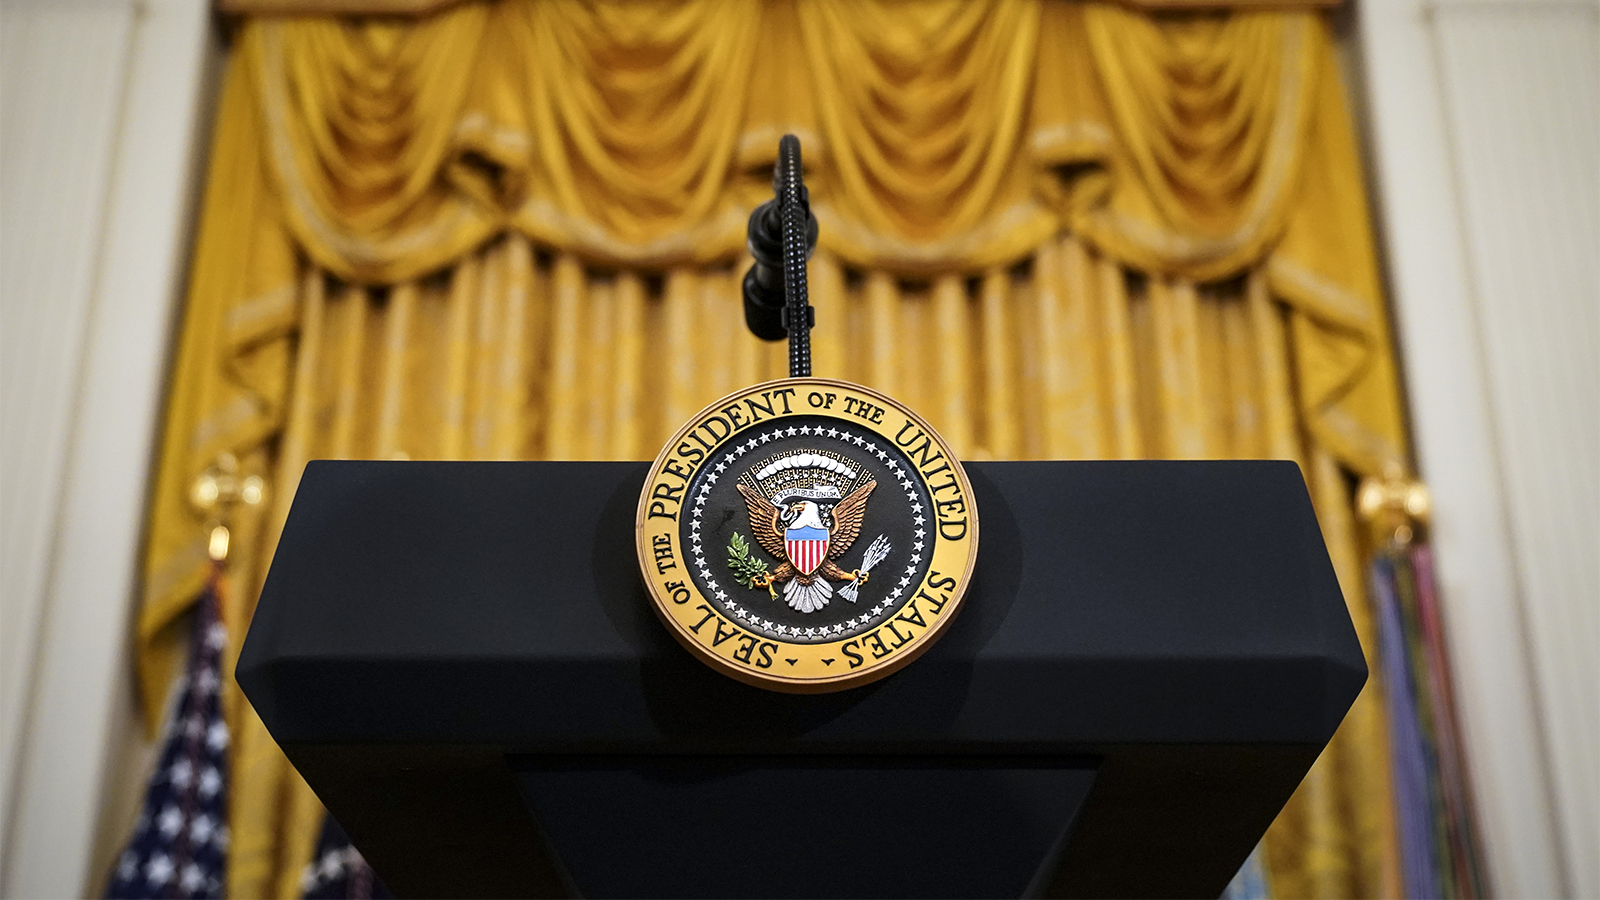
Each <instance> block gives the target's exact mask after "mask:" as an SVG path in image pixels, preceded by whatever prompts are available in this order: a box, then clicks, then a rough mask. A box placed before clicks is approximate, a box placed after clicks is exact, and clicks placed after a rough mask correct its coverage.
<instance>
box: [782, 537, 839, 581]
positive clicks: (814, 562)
mask: <svg viewBox="0 0 1600 900" xmlns="http://www.w3.org/2000/svg"><path fill="white" fill-rule="evenodd" d="M783 549H784V551H785V552H787V553H788V554H789V562H790V563H792V564H794V567H795V570H796V571H798V572H799V573H800V574H801V575H810V574H811V573H812V572H815V571H816V570H817V567H818V566H820V565H822V561H823V560H825V559H827V558H828V532H827V530H826V529H823V528H815V527H812V526H810V525H806V526H802V527H800V528H790V529H789V530H787V531H785V532H784V533H783Z"/></svg>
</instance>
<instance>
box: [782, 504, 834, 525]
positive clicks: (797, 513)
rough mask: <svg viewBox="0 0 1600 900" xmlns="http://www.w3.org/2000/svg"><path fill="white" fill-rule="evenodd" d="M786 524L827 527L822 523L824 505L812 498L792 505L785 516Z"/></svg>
mask: <svg viewBox="0 0 1600 900" xmlns="http://www.w3.org/2000/svg"><path fill="white" fill-rule="evenodd" d="M784 525H785V527H788V528H804V527H806V526H808V525H809V526H811V527H812V528H822V529H826V528H827V526H826V525H824V524H823V523H822V507H820V506H818V505H817V504H815V503H813V502H811V501H810V500H801V501H798V502H796V503H795V504H793V505H792V506H790V507H789V511H788V513H787V515H785V516H784Z"/></svg>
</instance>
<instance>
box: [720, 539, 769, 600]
mask: <svg viewBox="0 0 1600 900" xmlns="http://www.w3.org/2000/svg"><path fill="white" fill-rule="evenodd" d="M728 568H730V569H732V570H733V578H734V580H735V581H737V582H739V583H740V584H742V585H744V586H745V587H747V588H754V587H756V583H755V579H756V576H757V575H765V574H767V564H766V563H765V562H763V561H762V560H760V559H757V558H756V557H754V556H751V555H750V542H749V541H747V540H745V539H744V535H742V534H740V533H739V532H737V531H735V532H734V533H733V537H732V538H730V539H729V540H728Z"/></svg>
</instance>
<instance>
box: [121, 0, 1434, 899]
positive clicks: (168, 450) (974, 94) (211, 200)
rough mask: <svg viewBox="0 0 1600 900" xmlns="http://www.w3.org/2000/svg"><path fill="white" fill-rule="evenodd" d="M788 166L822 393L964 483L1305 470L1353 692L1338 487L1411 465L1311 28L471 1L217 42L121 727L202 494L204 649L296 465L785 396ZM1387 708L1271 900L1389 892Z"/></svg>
mask: <svg viewBox="0 0 1600 900" xmlns="http://www.w3.org/2000/svg"><path fill="white" fill-rule="evenodd" d="M784 131H794V132H796V133H798V134H800V135H801V137H802V139H803V140H804V141H805V142H806V143H805V149H806V158H807V163H808V168H809V169H810V171H809V173H808V176H807V177H808V183H809V184H810V185H811V191H812V197H813V202H814V207H815V209H816V211H817V215H818V218H819V220H820V222H821V230H822V245H821V248H820V249H819V251H818V253H817V255H816V256H815V257H814V258H813V260H812V264H811V289H812V302H813V304H814V305H815V306H816V308H817V328H816V330H815V332H814V334H813V342H814V357H815V370H816V372H817V373H818V374H821V375H826V376H831V377H838V378H845V379H850V380H854V381H859V382H861V383H864V384H867V385H869V386H872V387H875V388H878V389H880V390H883V391H885V392H887V393H889V394H891V395H893V396H895V397H897V398H898V399H900V400H902V401H903V402H905V403H907V404H909V405H911V406H912V407H913V408H916V409H918V410H920V411H921V412H922V413H923V414H924V415H926V416H927V417H928V418H929V420H930V421H931V422H932V423H933V424H934V425H935V426H936V427H938V428H939V429H940V430H941V432H943V434H944V435H945V437H946V438H948V439H949V440H950V442H951V443H952V445H953V446H954V448H955V449H956V451H957V452H958V453H960V454H961V455H962V456H963V457H964V458H967V459H975V460H978V459H1013V458H1017V459H1064V458H1125V459H1138V458H1218V459H1220V458H1263V457H1270V458H1282V459H1292V460H1295V461H1297V462H1298V463H1299V464H1300V466H1301V469H1302V471H1303V472H1304V473H1305V475H1306V478H1307V482H1308V485H1309V487H1310V489H1311V494H1312V498H1313V501H1314V503H1315V506H1316V509H1317V512H1318V515H1319V517H1320V519H1321V522H1322V525H1323V529H1324V535H1325V537H1326V538H1327V541H1328V545H1329V549H1330V552H1331V554H1332V556H1333V560H1334V565H1335V569H1336V570H1337V572H1338V575H1339V578H1340V582H1341V584H1342V585H1343V587H1344V589H1345V594H1346V598H1347V600H1348V602H1349V605H1350V609H1351V613H1352V616H1353V618H1354V619H1355V622H1356V627H1357V631H1358V634H1360V636H1361V638H1362V640H1363V645H1364V646H1366V647H1367V648H1368V650H1369V655H1370V654H1371V652H1372V651H1373V650H1374V644H1373V640H1372V633H1373V632H1372V630H1373V621H1372V613H1371V610H1370V606H1369V604H1368V600H1367V597H1366V594H1365V589H1364V586H1363V579H1362V574H1361V564H1362V558H1363V553H1364V548H1363V546H1362V544H1361V540H1362V538H1361V536H1360V534H1359V532H1358V529H1357V528H1356V526H1355V522H1354V517H1353V513H1352V505H1351V480H1350V479H1351V478H1352V477H1353V476H1354V475H1359V474H1366V473H1369V472H1373V471H1376V470H1377V469H1378V468H1379V467H1381V466H1382V464H1383V463H1384V462H1386V461H1390V460H1394V459H1398V458H1401V455H1402V454H1403V438H1402V430H1401V425H1400V417H1399V415H1398V411H1397V410H1398V396H1397V391H1396V387H1395V384H1394V375H1393V372H1394V368H1393V358H1392V351H1391V349H1390V345H1389V341H1388V335H1387V331H1386V326H1385V311H1384V307H1383V302H1382V297H1381V294H1380V293H1379V289H1378V283H1377V275H1376V272H1377V269H1376V264H1375V262H1374V258H1373V250H1372V239H1371V228H1370V224H1369V222H1368V218H1367V210H1366V206H1365V195H1364V193H1363V190H1362V181H1361V173H1360V167H1359V160H1358V157H1357V155H1356V152H1355V145H1354V138H1353V135H1352V133H1351V126H1350V122H1349V119H1348V113H1347V108H1346V101H1345V94H1344V88H1343V86H1342V84H1341V83H1340V80H1339V76H1338V70H1337V65H1336V60H1335V47H1334V45H1333V42H1332V39H1331V37H1330V34H1329V26H1328V24H1327V23H1326V22H1325V21H1324V20H1323V19H1322V18H1320V17H1319V16H1318V15H1317V14H1314V13H1308V12H1295V11H1282V12H1256V13H1239V14H1234V15H1226V16H1223V15H1213V14H1207V15H1184V16H1162V17H1159V18H1150V17H1146V16H1142V15H1139V14H1136V13H1133V12H1130V11H1127V10H1125V9H1123V8H1121V7H1117V6H1102V5H1098V4H1073V3H1064V2H1049V0H1032V2H1028V0H993V2H981V3H980V2H971V3H968V2H947V0H918V2H911V3H882V4H877V3H866V2H859V3H858V2H845V0H831V2H830V0H815V2H788V0H767V2H759V3H758V2H722V0H698V2H686V3H679V4H667V5H655V4H639V3H618V4H612V3H595V4H578V3H567V2H557V0H548V2H532V0H527V2H517V0H505V2H500V3H468V4H464V5H461V6H459V7H454V8H452V9H451V10H449V11H447V12H445V13H442V14H439V15H436V16H433V17H430V18H426V19H421V20H414V21H413V20H400V19H393V18H384V19H372V20H364V19H335V18H327V19H318V18H308V19H269V18H262V19H255V20H248V21H246V22H245V23H244V24H243V26H242V28H241V29H240V30H239V32H238V34H237V36H236V40H235V43H234V46H233V48H232V51H231V58H230V60H229V65H228V74H227V81H226V84H225V87H224V90H223V95H222V99H221V108H220V112H219V116H218V122H217V126H216V134H215V137H214V143H213V151H212V156H211V161H210V172H209V176H208V185H207V192H206V199H205V205H204V209H203V212H202V218H201V223H200V228H199V235H198V243H197V246H196V253H195V260H194V267H193V274H192V278H191V283H190V290H189V297H188V301H187V306H186V311H185V318H184V324H183V329H182V334H181V338H180V345H179V350H178V354H177V358H176V362H175V370H174V377H173V382H172V387H171V395H170V399H169V404H168V411H167V417H166V423H165V440H164V445H163V449H162V454H161V463H160V468H159V471H158V474H157V478H156V483H155V485H154V488H153V492H152V497H153V500H152V505H151V511H150V535H151V537H150V543H149V551H148V555H147V560H146V586H145V604H144V607H143V611H142V615H141V618H140V621H139V641H140V644H139V646H140V652H141V655H140V676H141V680H142V687H143V690H144V696H145V697H146V698H147V700H148V701H149V705H148V709H149V711H150V717H151V721H152V724H154V722H155V720H156V718H157V717H158V716H159V715H160V702H161V699H162V698H163V697H164V696H165V686H166V684H167V683H168V680H169V679H170V678H171V676H172V673H173V672H174V671H175V666H176V664H177V662H178V659H179V653H180V650H181V644H180V643H179V640H178V638H177V634H178V629H177V628H176V627H175V624H174V623H175V622H176V620H177V619H178V617H179V616H180V614H181V613H182V612H183V611H184V609H185V608H186V606H187V605H188V604H189V603H190V602H191V601H192V599H193V598H194V597H195V596H196V595H197V594H198V588H199V586H200V584H201V579H203V577H204V566H205V564H204V560H205V538H206V535H205V531H204V527H203V526H204V523H203V522H202V520H201V519H200V518H198V517H197V516H196V515H195V514H194V513H193V512H192V511H191V510H190V509H189V508H188V506H187V501H186V499H185V498H186V496H187V490H188V486H189V483H190V481H191V479H192V478H193V476H194V475H195V474H197V473H198V472H199V471H201V470H203V469H204V468H205V467H206V466H207V465H209V464H210V463H211V462H212V461H213V460H214V459H215V457H216V455H217V454H218V453H220V452H224V451H227V452H231V453H234V454H235V455H236V456H237V457H238V458H239V459H240V460H241V461H242V465H243V466H244V468H245V470H246V471H251V472H256V473H259V474H262V475H264V476H266V477H267V478H268V480H269V482H270V484H271V486H272V494H273V502H272V503H271V504H269V505H268V507H267V508H264V509H261V510H259V511H256V512H253V513H246V514H245V516H246V518H245V521H242V522H240V523H238V525H237V527H236V528H235V535H236V536H235V547H236V549H235V551H234V553H233V555H232V557H231V558H230V561H229V568H230V580H231V581H232V583H233V584H234V585H236V586H237V589H236V590H235V591H233V592H232V595H231V597H230V604H231V606H230V608H229V609H227V610H225V611H224V620H225V621H226V622H227V624H228V625H229V627H230V629H231V630H232V632H233V634H234V639H233V641H231V642H230V646H231V647H234V648H237V647H238V646H239V644H240V642H241V638H242V636H243V634H244V631H245V629H246V628H247V627H248V623H249V615H250V611H251V608H252V606H253V603H254V600H255V597H256V596H257V595H258V593H259V588H260V583H261V580H262V579H263V578H264V576H265V571H266V567H267V563H268V561H269V560H270V558H271V554H272V550H273V547H274V546H275V544H276V538H277V534H278V532H279V530H280V529H281V528H282V524H283V520H284V517H285V515H286V513H287V509H288V503H289V500H290V498H291V497H292V495H293V492H294V489H295V486H296V483H297V480H298V478H299V473H300V471H301V470H302V468H303V467H304V465H305V463H306V461H307V460H311V459H318V458H376V459H413V460H422V459H485V460H488V459H644V458H649V457H651V456H652V455H653V454H654V453H655V451H656V450H657V449H658V448H659V445H660V442H662V441H663V440H665V438H666V437H667V436H668V435H669V434H670V432H671V431H672V430H673V428H674V427H676V426H677V425H678V424H680V423H681V422H682V421H684V420H685V419H687V418H688V417H689V416H690V415H691V414H692V413H693V412H694V411H695V410H697V409H698V408H700V407H701V406H702V405H704V404H706V403H709V402H710V401H712V400H714V399H716V398H717V397H718V396H720V395H722V394H724V393H726V392H728V391H731V390H733V389H734V388H736V387H739V386H742V385H746V384H750V383H753V382H757V381H762V380H767V379H773V378H778V377H782V376H783V375H784V374H785V373H786V368H785V359H786V357H785V352H784V348H783V346H782V345H781V344H764V343H762V342H760V341H758V340H756V339H755V338H754V337H752V336H750V335H749V334H748V332H747V331H746V330H745V329H744V326H743V323H742V319H741V316H740V305H739V279H740V278H741V276H742V275H743V272H744V269H745V267H746V266H747V265H748V259H747V258H746V257H745V256H744V252H743V249H742V241H743V227H744V219H745V217H746V216H747V215H748V212H749V210H750V208H752V207H753V206H754V204H755V203H756V202H759V201H760V200H761V199H763V198H764V196H765V195H766V194H768V193H769V192H770V187H769V182H770V173H771V162H772V156H773V152H774V150H775V147H776V140H777V137H778V135H779V134H781V133H783V132H784ZM232 652H233V653H235V654H236V653H237V651H236V650H234V651H232ZM226 667H227V668H228V670H229V671H230V672H231V668H232V665H231V660H230V661H229V663H228V665H227V666H226ZM1374 671H1375V673H1376V668H1374ZM226 699H227V703H226V710H225V712H226V715H227V716H228V717H229V719H230V723H231V724H232V726H233V734H235V735H236V739H235V743H234V745H233V750H232V752H233V754H234V760H233V763H232V772H233V773H234V774H233V779H234V782H235V783H234V785H233V786H232V787H231V790H232V798H233V800H232V803H233V807H232V811H231V818H232V822H233V824H232V834H233V843H232V847H231V851H230V854H231V855H230V861H229V893H230V895H231V896H238V897H244V896H294V895H295V894H296V891H297V884H298V879H299V873H300V869H301V867H302V866H303V864H304V862H305V861H306V860H307V859H308V858H309V856H310V853H311V851H312V845H313V843H314V842H315V840H316V835H317V828H318V826H319V824H320V817H321V808H320V806H319V805H318V804H317V802H316V800H315V797H314V796H312V795H311V794H310V792H309V790H308V789H306V787H305V786H304V784H303V782H301V781H300V780H299V778H298V776H297V775H296V774H295V773H294V771H293V769H292V768H291V767H290V766H289V765H288V763H287V761H286V760H285V759H284V757H283V756H282V753H281V752H280V751H279V750H278V749H277V747H276V746H275V745H273V743H272V742H271V739H270V737H269V736H268V735H267V734H266V732H265V729H264V728H263V727H262V726H261V724H260V720H259V719H258V718H256V717H255V715H254V714H253V712H252V711H251V710H250V709H249V707H248V705H247V704H246V703H244V702H243V699H242V697H241V696H240V695H239V694H238V691H237V688H236V687H235V686H233V685H232V684H231V682H230V685H229V693H228V694H227V695H226ZM1380 704H1381V700H1380V697H1379V692H1378V691H1376V690H1374V689H1373V688H1372V687H1371V686H1370V685H1369V688H1368V690H1367V691H1365V692H1364V693H1363V695H1362V697H1361V699H1360V700H1358V702H1357V704H1356V706H1355V708H1354V709H1353V710H1352V711H1351V713H1350V715H1349V716H1348V717H1347V719H1346V721H1345V723H1344V725H1343V726H1342V727H1341V729H1340V731H1339V734H1338V736H1337V737H1336V738H1335V740H1334V742H1333V744H1332V745H1330V747H1329V749H1328V751H1327V752H1326V753H1324V754H1323V756H1322V758H1321V760H1319V762H1318V763H1317V765H1316V767H1315V768H1314V769H1313V771H1312V773H1311V775H1310V776H1309V777H1308V778H1307V780H1306V781H1305V783H1304V784H1303V785H1302V787H1301V789H1300V791H1299V792H1298V793H1297V794H1296V796H1295V798H1294V800H1293V801H1292V802H1291V803H1290V805H1289V807H1288V808H1287V809H1286V810H1285V811H1284V813H1283V814H1282V816H1280V818H1279V821H1278V822H1277V823H1276V824H1275V825H1274V827H1273V829H1272V831H1271V832H1269V834H1268V840H1267V848H1266V849H1267V862H1268V868H1269V872H1270V876H1271V879H1272V884H1273V890H1274V893H1275V895H1277V896H1281V897H1294V896H1323V897H1330V896H1378V895H1391V894H1394V893H1396V892H1397V891H1398V867H1397V860H1396V857H1395V849H1394V848H1395V839H1394V827H1395V826H1394V815H1393V811H1392V804H1391V801H1390V799H1389V782H1388V778H1389V775H1388V767H1387V766H1388V761H1387V760H1388V749H1387V737H1386V732H1385V719H1384V710H1383V708H1382V707H1381V705H1380Z"/></svg>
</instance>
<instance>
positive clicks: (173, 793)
mask: <svg viewBox="0 0 1600 900" xmlns="http://www.w3.org/2000/svg"><path fill="white" fill-rule="evenodd" d="M220 579H221V572H220V571H219V570H216V569H214V570H213V572H212V575H211V578H210V580H209V581H208V582H207V584H206V589H205V592H204V593H203V594H201V596H200V600H199V602H198V603H197V604H196V610H195V620H194V633H193V636H192V637H191V638H190V642H189V666H188V669H187V671H186V672H185V673H184V676H183V679H182V680H181V681H180V682H179V685H178V697H177V704H176V706H175V708H174V709H173V711H172V717H171V718H170V719H169V720H168V722H167V729H166V733H165V735H164V738H163V740H164V746H163V747H162V750H161V762H160V764H159V765H157V766H156V770H155V772H154V773H153V774H151V776H150V786H149V787H148V788H147V789H146V791H145V796H144V807H143V808H142V809H140V811H139V820H138V822H137V823H136V824H135V825H134V828H133V837H131V838H130V839H129V840H128V846H127V849H126V850H124V851H123V853H122V856H121V857H119V858H118V860H117V863H116V868H115V869H114V870H113V871H112V873H111V883H110V884H109V885H107V887H106V896H107V897H108V898H113V900H123V898H127V900H133V898H154V897H195V898H199V897H206V898H210V897H221V896H222V890H223V882H224V878H223V875H224V872H225V871H226V868H227V860H228V825H227V821H228V812H227V811H228V760H227V751H228V726H227V724H226V723H224V722H223V721H222V709H221V706H220V705H219V704H218V702H217V699H218V689H219V688H220V687H221V685H222V648H223V647H224V646H225V645H226V644H227V642H228V632H227V629H226V628H224V627H223V625H222V622H221V620H220V615H219V612H220V602H219V598H218V596H217V594H218V583H219V581H220Z"/></svg>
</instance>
